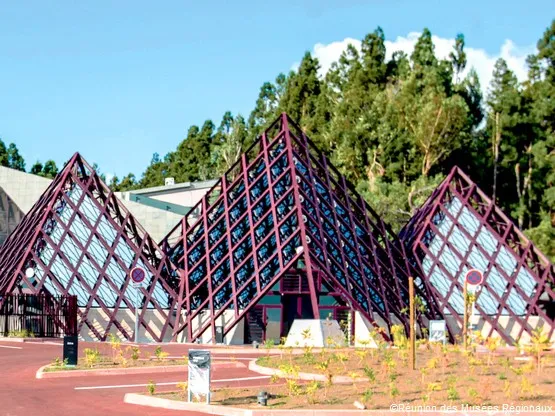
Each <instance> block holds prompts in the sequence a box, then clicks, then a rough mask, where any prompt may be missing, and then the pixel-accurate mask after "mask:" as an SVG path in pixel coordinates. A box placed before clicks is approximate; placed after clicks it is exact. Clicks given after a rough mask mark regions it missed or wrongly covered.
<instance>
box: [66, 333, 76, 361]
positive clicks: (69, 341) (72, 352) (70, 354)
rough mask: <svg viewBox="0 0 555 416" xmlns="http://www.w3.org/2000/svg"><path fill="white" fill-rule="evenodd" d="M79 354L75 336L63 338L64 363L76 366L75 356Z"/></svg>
mask: <svg viewBox="0 0 555 416" xmlns="http://www.w3.org/2000/svg"><path fill="white" fill-rule="evenodd" d="M78 354H79V348H78V340H77V336H65V337H64V361H65V360H67V364H68V365H77V355H78Z"/></svg>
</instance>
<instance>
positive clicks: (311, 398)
mask: <svg viewBox="0 0 555 416" xmlns="http://www.w3.org/2000/svg"><path fill="white" fill-rule="evenodd" d="M319 388H320V383H319V382H318V381H316V380H313V381H311V382H310V383H308V384H307V385H306V394H307V397H308V403H309V404H316V393H317V392H318V389H319Z"/></svg>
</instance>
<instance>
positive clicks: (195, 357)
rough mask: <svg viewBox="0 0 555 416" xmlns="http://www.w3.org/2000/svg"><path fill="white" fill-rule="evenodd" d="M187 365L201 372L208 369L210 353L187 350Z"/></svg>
mask: <svg viewBox="0 0 555 416" xmlns="http://www.w3.org/2000/svg"><path fill="white" fill-rule="evenodd" d="M189 364H190V365H194V366H195V367H197V368H199V369H201V370H207V369H209V368H210V351H204V350H189Z"/></svg>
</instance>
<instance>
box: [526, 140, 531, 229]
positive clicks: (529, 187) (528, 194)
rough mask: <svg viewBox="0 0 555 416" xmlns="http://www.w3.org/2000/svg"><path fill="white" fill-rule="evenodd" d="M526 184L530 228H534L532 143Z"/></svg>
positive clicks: (529, 150) (529, 148)
mask: <svg viewBox="0 0 555 416" xmlns="http://www.w3.org/2000/svg"><path fill="white" fill-rule="evenodd" d="M525 183H526V193H527V196H528V200H527V202H528V228H532V143H530V145H529V146H528V177H527V178H526V182H525Z"/></svg>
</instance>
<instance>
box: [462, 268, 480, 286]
mask: <svg viewBox="0 0 555 416" xmlns="http://www.w3.org/2000/svg"><path fill="white" fill-rule="evenodd" d="M483 279H484V275H483V274H482V272H481V271H480V270H476V269H470V270H469V271H467V272H466V283H468V284H469V285H472V286H477V285H479V284H481V283H482V280H483Z"/></svg>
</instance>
